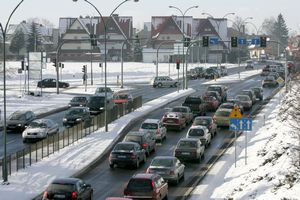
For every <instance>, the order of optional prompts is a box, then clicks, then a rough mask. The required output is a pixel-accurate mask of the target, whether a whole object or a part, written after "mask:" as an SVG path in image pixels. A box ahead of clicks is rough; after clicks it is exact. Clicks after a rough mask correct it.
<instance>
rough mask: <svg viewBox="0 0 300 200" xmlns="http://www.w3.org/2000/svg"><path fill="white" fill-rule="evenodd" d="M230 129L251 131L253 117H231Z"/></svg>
mask: <svg viewBox="0 0 300 200" xmlns="http://www.w3.org/2000/svg"><path fill="white" fill-rule="evenodd" d="M229 130H231V131H251V130H252V118H241V119H238V118H231V119H230V125H229Z"/></svg>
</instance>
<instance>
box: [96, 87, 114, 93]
mask: <svg viewBox="0 0 300 200" xmlns="http://www.w3.org/2000/svg"><path fill="white" fill-rule="evenodd" d="M102 92H105V88H97V91H96V93H102ZM106 92H112V91H111V89H110V88H106Z"/></svg>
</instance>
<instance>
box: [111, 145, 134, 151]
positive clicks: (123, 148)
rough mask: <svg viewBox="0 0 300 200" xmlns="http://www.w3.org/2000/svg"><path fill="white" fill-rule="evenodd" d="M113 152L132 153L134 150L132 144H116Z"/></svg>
mask: <svg viewBox="0 0 300 200" xmlns="http://www.w3.org/2000/svg"><path fill="white" fill-rule="evenodd" d="M114 150H115V151H132V150H134V145H133V144H117V145H116V146H115V148H114Z"/></svg>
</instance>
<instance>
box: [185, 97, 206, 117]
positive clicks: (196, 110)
mask: <svg viewBox="0 0 300 200" xmlns="http://www.w3.org/2000/svg"><path fill="white" fill-rule="evenodd" d="M204 103H205V102H204V100H203V99H202V97H201V96H188V97H186V98H185V100H184V102H183V104H182V106H187V107H189V108H190V109H191V111H192V112H193V114H194V115H204V114H205V113H206V111H207V110H206V109H205V107H204V106H201V104H204Z"/></svg>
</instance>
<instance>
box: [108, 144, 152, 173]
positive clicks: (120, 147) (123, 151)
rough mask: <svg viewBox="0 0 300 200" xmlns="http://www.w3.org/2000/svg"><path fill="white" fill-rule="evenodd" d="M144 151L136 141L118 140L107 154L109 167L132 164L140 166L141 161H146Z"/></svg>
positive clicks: (136, 166)
mask: <svg viewBox="0 0 300 200" xmlns="http://www.w3.org/2000/svg"><path fill="white" fill-rule="evenodd" d="M146 159H147V158H146V152H145V150H144V149H143V148H142V147H141V145H139V144H138V143H136V142H124V141H123V142H119V143H117V144H116V145H115V146H114V149H113V150H112V151H111V152H110V155H109V167H110V168H111V169H113V168H114V167H115V165H117V166H127V165H130V166H134V167H135V168H137V169H138V168H139V167H140V163H141V162H144V163H145V162H146Z"/></svg>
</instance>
